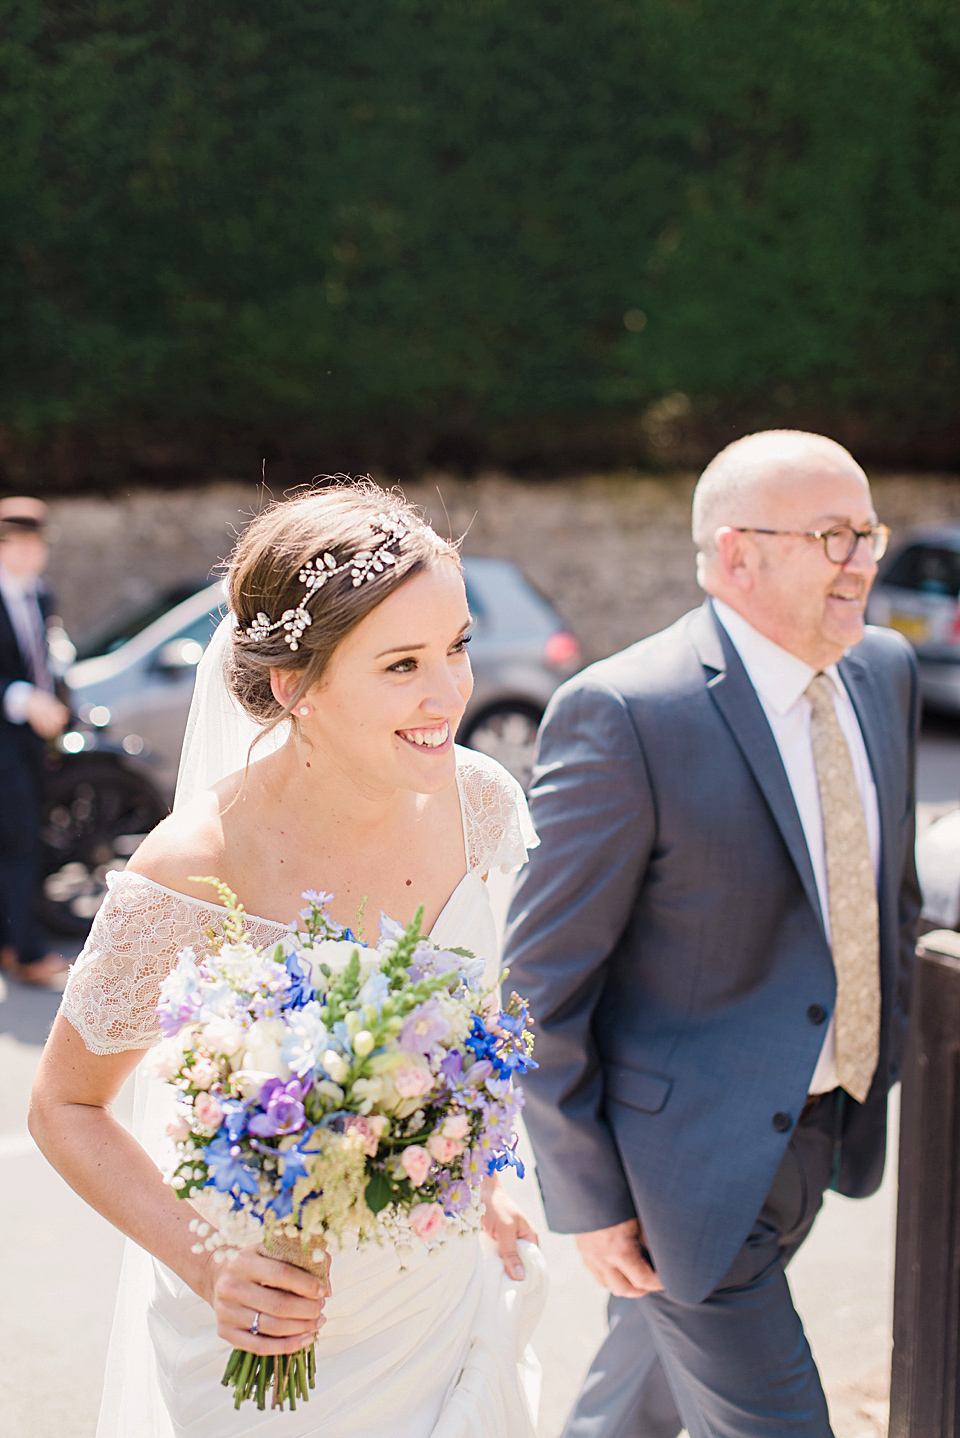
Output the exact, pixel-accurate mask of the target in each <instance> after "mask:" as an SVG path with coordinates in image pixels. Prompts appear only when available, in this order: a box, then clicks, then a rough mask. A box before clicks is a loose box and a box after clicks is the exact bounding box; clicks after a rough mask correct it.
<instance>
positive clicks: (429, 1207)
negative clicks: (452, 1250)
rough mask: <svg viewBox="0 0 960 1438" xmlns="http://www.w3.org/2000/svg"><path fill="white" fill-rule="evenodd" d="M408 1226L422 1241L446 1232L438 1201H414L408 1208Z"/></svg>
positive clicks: (430, 1239) (438, 1236) (440, 1236)
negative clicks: (411, 1206)
mask: <svg viewBox="0 0 960 1438" xmlns="http://www.w3.org/2000/svg"><path fill="white" fill-rule="evenodd" d="M407 1152H408V1153H409V1152H410V1150H409V1149H407ZM410 1227H411V1228H412V1229H413V1231H414V1233H415V1234H416V1235H417V1237H418V1238H420V1239H422V1240H423V1242H424V1243H432V1242H433V1240H434V1239H437V1238H442V1237H443V1235H444V1234H445V1233H446V1231H447V1220H446V1219H445V1218H444V1216H443V1209H442V1208H441V1207H440V1205H439V1203H415V1204H414V1206H413V1208H411V1210H410Z"/></svg>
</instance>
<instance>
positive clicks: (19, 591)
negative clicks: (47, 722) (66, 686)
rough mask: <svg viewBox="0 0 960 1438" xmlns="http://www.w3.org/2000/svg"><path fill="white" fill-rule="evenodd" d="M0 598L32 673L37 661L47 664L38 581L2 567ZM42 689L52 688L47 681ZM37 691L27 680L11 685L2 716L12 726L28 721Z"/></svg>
mask: <svg viewBox="0 0 960 1438" xmlns="http://www.w3.org/2000/svg"><path fill="white" fill-rule="evenodd" d="M0 597H2V598H3V603H4V605H5V607H6V611H7V614H8V615H9V616H10V623H11V624H12V625H13V632H14V635H15V636H16V640H17V645H18V647H19V650H20V653H21V654H22V655H23V657H24V659H25V660H26V662H27V667H28V669H30V670H31V671H32V670H33V669H34V668H35V667H36V661H37V659H40V660H42V662H43V663H44V664H45V660H46V655H45V650H46V632H45V629H44V624H43V615H42V614H41V613H40V604H39V600H38V598H37V582H36V580H35V579H20V578H19V577H18V576H17V575H15V574H11V573H10V572H9V570H7V569H4V567H3V565H2V564H0ZM41 645H42V646H43V649H42V650H41V649H40V646H41ZM35 656H36V658H35ZM34 678H40V679H41V680H42V681H45V680H46V679H47V676H46V675H40V676H37V675H34ZM40 687H41V688H44V689H46V688H48V687H51V686H49V685H48V683H47V682H42V683H41V686H40ZM34 688H35V685H34V684H31V683H28V682H27V680H25V679H15V680H14V682H13V683H12V684H8V685H7V687H6V689H5V690H4V692H3V713H4V717H5V718H6V719H9V720H10V722H11V724H25V723H26V722H27V707H28V705H29V703H30V696H31V694H32V693H33V691H34Z"/></svg>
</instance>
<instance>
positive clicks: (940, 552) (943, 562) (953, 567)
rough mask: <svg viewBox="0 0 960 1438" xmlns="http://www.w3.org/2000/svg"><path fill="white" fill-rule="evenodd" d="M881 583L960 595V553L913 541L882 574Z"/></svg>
mask: <svg viewBox="0 0 960 1438" xmlns="http://www.w3.org/2000/svg"><path fill="white" fill-rule="evenodd" d="M883 582H884V584H891V585H893V586H894V587H895V588H897V589H914V590H917V591H918V592H919V593H921V594H942V595H946V596H948V597H949V598H950V599H958V598H960V552H958V551H957V550H955V549H946V548H944V547H942V546H941V545H935V544H913V545H911V546H910V547H909V549H905V550H904V551H903V553H902V554H901V555H899V557H898V558H897V559H895V560H894V562H893V564H892V565H891V566H890V568H889V569H888V570H887V572H886V574H885V575H884V576H883Z"/></svg>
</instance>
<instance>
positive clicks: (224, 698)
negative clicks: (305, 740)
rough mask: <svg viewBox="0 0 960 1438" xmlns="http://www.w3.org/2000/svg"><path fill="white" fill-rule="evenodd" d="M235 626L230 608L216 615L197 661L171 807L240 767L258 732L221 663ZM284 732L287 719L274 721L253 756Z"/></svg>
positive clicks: (278, 742)
mask: <svg viewBox="0 0 960 1438" xmlns="http://www.w3.org/2000/svg"><path fill="white" fill-rule="evenodd" d="M235 626H236V620H235V618H234V616H233V615H232V614H228V615H227V616H226V618H225V619H222V620H221V621H220V623H219V624H218V625H217V628H216V630H215V632H214V635H213V638H212V639H211V640H210V643H209V644H208V645H207V648H206V652H205V654H204V656H203V658H202V659H201V660H200V663H199V665H198V666H197V682H196V687H195V688H194V691H193V701H192V703H191V705H190V714H189V716H188V718H187V729H186V733H185V734H184V736H183V749H182V750H181V753H180V772H179V774H178V775H177V793H176V797H175V799H174V801H173V807H174V809H179V808H181V807H182V806H183V805H184V804H186V803H189V801H190V800H191V799H194V798H196V796H197V795H198V794H202V793H203V791H204V790H205V789H210V788H212V787H213V785H214V784H217V783H219V782H220V780H221V779H225V778H226V776H227V775H228V774H235V773H236V772H237V770H238V769H242V768H243V767H244V765H245V764H246V762H247V755H248V754H249V752H250V745H251V744H252V743H253V741H254V739H256V737H257V735H258V734H259V733H260V726H259V724H257V722H256V721H255V720H254V719H251V718H250V715H249V714H247V713H245V711H244V710H243V709H242V708H241V707H240V705H239V704H238V703H237V701H236V699H235V698H234V697H233V694H232V693H231V691H230V686H229V684H228V683H227V678H226V673H225V669H226V664H227V661H228V659H229V656H230V641H231V640H232V638H233V631H234V628H235ZM289 732H290V725H289V722H285V723H283V724H278V725H277V727H276V728H275V729H272V730H271V731H270V733H269V734H267V735H265V736H264V738H263V739H262V740H261V741H260V743H259V744H258V745H257V750H256V755H257V758H258V759H261V758H263V757H264V756H265V755H267V754H272V753H273V751H274V750H275V749H279V748H280V746H281V744H283V743H285V742H286V739H287V736H288V734H289Z"/></svg>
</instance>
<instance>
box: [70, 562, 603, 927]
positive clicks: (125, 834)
mask: <svg viewBox="0 0 960 1438" xmlns="http://www.w3.org/2000/svg"><path fill="white" fill-rule="evenodd" d="M464 577H465V580H466V586H467V598H468V601H469V604H470V610H471V613H472V614H473V616H474V620H475V627H474V637H473V641H472V643H471V646H470V659H471V663H472V665H473V673H474V691H473V695H472V697H471V700H470V704H469V705H468V707H467V711H466V713H465V715H464V717H463V721H462V723H461V725H460V729H459V732H458V735H457V737H458V740H459V742H460V743H462V744H467V745H469V746H470V747H472V748H474V749H479V750H482V752H483V753H485V754H491V755H493V757H494V758H496V759H499V760H500V762H501V763H502V764H504V765H505V767H506V768H508V769H509V770H510V771H511V773H513V774H515V775H516V776H517V778H518V779H520V781H521V783H523V784H526V783H527V781H528V780H529V777H530V769H531V765H532V763H533V755H534V750H535V744H536V735H537V728H538V726H539V723H540V719H541V717H542V715H543V711H544V709H545V707H546V705H547V701H548V700H549V698H550V696H551V694H552V693H553V691H554V690H555V689H556V687H557V685H558V684H559V683H560V682H561V681H562V680H563V679H564V678H566V677H567V676H568V675H570V674H573V673H574V672H575V671H576V670H577V669H578V668H579V665H580V647H579V645H578V643H577V641H576V639H575V638H574V636H573V635H572V634H571V633H570V632H569V631H568V630H567V629H565V628H564V626H563V624H562V623H561V621H560V619H559V618H558V616H557V615H556V613H555V612H554V610H553V609H552V608H551V607H550V605H549V604H548V603H547V601H546V600H545V599H544V598H543V596H542V595H540V594H539V593H538V592H537V591H536V590H535V589H534V588H533V586H532V585H531V584H530V583H529V582H528V581H527V580H526V579H525V578H524V576H523V575H522V574H521V572H520V570H519V569H518V568H517V566H516V565H515V564H512V563H510V562H509V561H507V560H503V559H481V558H468V559H465V560H464ZM188 590H191V591H193V592H187V593H184V591H183V590H180V591H178V592H176V593H174V594H173V595H168V596H167V597H166V600H165V601H159V602H158V603H156V604H154V605H152V606H151V607H150V609H148V610H144V611H143V612H142V613H140V614H139V615H133V616H131V617H130V618H128V619H126V620H125V621H124V622H123V623H122V624H120V625H119V626H117V627H116V628H115V629H113V630H111V631H109V632H103V633H101V634H100V636H99V637H98V639H97V641H96V642H95V644H94V645H93V646H87V648H86V650H85V651H84V654H83V657H81V658H80V659H78V661H77V662H76V663H75V664H74V665H73V666H72V668H71V669H70V670H69V671H68V673H67V676H66V680H67V685H68V687H69V690H70V694H71V705H72V708H73V711H74V713H75V714H76V715H77V717H78V722H77V723H76V724H75V725H74V726H72V727H71V729H70V730H69V731H68V732H67V733H66V734H65V735H63V736H62V738H61V740H60V741H59V743H58V751H59V753H60V755H61V756H62V759H61V761H60V762H61V763H62V766H63V769H64V772H65V774H66V776H67V777H66V778H60V777H59V775H58V776H57V783H56V784H55V785H53V787H52V789H51V795H50V801H49V803H48V805H47V809H48V813H47V815H46V821H45V826H44V836H45V840H46V847H47V862H46V867H45V878H44V885H43V899H42V914H43V918H44V919H45V921H46V923H47V924H48V926H50V927H53V928H58V929H60V930H61V931H63V930H66V931H67V932H78V931H81V932H82V929H83V926H84V925H86V924H88V923H89V921H90V919H91V918H92V916H93V914H94V913H95V912H96V909H97V906H98V904H99V902H100V898H101V897H102V894H103V891H104V875H105V873H106V872H107V870H108V869H109V868H122V867H123V863H124V862H125V859H126V858H127V857H128V856H129V855H130V854H131V853H132V852H133V850H134V849H135V848H136V846H137V843H138V842H139V840H140V839H141V838H142V837H143V834H144V833H145V832H146V831H147V830H148V829H149V828H151V827H152V826H153V824H155V823H157V822H158V821H159V819H160V818H161V817H162V815H163V813H164V812H165V811H166V807H167V805H168V804H169V802H170V801H171V800H172V798H173V791H174V788H175V787H176V779H177V768H178V764H179V757H180V745H181V742H182V739H183V732H184V728H185V726H186V720H187V713H188V710H189V708H190V700H191V697H192V695H193V686H194V678H195V675H196V667H197V664H198V663H199V662H200V659H201V658H202V657H203V652H204V649H205V648H206V645H207V643H208V642H209V639H210V636H211V635H212V633H213V631H214V629H215V627H216V625H217V624H218V623H219V621H220V618H221V617H222V615H223V613H224V596H223V588H222V585H221V584H220V583H216V584H207V585H204V586H203V587H202V588H201V587H199V586H188ZM91 647H93V648H95V649H96V650H97V651H98V652H96V653H91V652H90V649H91ZM108 778H109V780H110V783H109V785H107V779H108ZM71 784H72V785H73V788H72V789H71V790H70V792H69V793H68V792H66V791H67V789H68V788H69V786H70V785H71ZM57 785H59V787H57ZM105 785H106V787H104V786H105ZM124 796H126V798H125V797H124Z"/></svg>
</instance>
